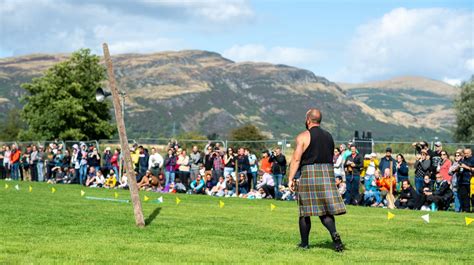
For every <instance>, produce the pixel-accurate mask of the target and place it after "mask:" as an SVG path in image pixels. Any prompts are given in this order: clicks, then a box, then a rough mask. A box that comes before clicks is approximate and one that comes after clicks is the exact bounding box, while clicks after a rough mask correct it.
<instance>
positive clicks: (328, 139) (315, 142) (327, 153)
mask: <svg viewBox="0 0 474 265" xmlns="http://www.w3.org/2000/svg"><path fill="white" fill-rule="evenodd" d="M309 133H310V135H311V141H310V144H309V146H308V148H306V151H304V153H303V155H302V156H301V163H300V165H301V166H305V165H312V164H332V163H333V160H332V158H333V156H334V140H333V139H332V136H331V134H330V133H329V132H327V131H325V130H323V129H321V128H320V127H319V126H314V127H312V128H311V129H309Z"/></svg>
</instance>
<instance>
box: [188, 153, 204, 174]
mask: <svg viewBox="0 0 474 265" xmlns="http://www.w3.org/2000/svg"><path fill="white" fill-rule="evenodd" d="M189 160H190V164H191V171H190V173H191V174H190V176H191V181H194V180H195V179H196V178H197V176H198V175H199V166H200V164H201V163H202V155H201V152H200V151H199V149H198V147H197V146H196V145H195V146H193V149H192V152H191V154H190V155H189Z"/></svg>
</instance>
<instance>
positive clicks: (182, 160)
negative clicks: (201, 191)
mask: <svg viewBox="0 0 474 265" xmlns="http://www.w3.org/2000/svg"><path fill="white" fill-rule="evenodd" d="M178 153H179V155H178V160H177V162H176V164H177V165H178V176H179V179H180V180H181V183H182V184H183V185H184V186H185V187H186V188H187V187H189V175H190V173H189V170H190V166H189V156H188V155H187V154H186V150H185V149H181V148H180V149H178Z"/></svg>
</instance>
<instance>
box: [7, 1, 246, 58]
mask: <svg viewBox="0 0 474 265" xmlns="http://www.w3.org/2000/svg"><path fill="white" fill-rule="evenodd" d="M0 2H1V4H0V52H1V54H2V55H7V56H10V55H21V54H27V53H34V52H46V53H48V52H71V51H74V50H76V49H78V48H83V47H88V48H91V49H92V50H93V51H96V52H97V51H99V52H100V51H101V44H102V42H104V41H106V42H108V43H109V45H110V47H111V52H113V50H112V47H114V48H116V49H117V50H118V51H120V52H150V51H159V50H162V49H173V50H176V49H184V48H189V47H188V46H187V45H188V44H186V42H185V41H183V40H181V39H178V37H175V36H176V35H177V34H176V33H178V32H199V31H203V32H207V33H208V32H212V31H215V32H219V31H222V30H224V29H226V30H227V29H228V28H229V25H232V27H235V26H236V25H238V24H239V23H246V21H248V20H249V19H252V17H253V16H254V12H253V10H252V8H251V6H250V5H249V3H248V2H247V1H242V0H232V1H217V0H210V1H192V0H179V1H156V0H137V1H117V0H81V1H77V0H62V1H60V0H0ZM100 53H101V52H100Z"/></svg>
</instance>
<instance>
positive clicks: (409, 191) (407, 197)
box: [395, 179, 418, 209]
mask: <svg viewBox="0 0 474 265" xmlns="http://www.w3.org/2000/svg"><path fill="white" fill-rule="evenodd" d="M417 200H418V193H417V192H416V191H415V189H414V188H413V187H412V186H411V183H410V180H408V179H406V180H403V181H402V190H401V191H400V196H399V197H398V199H397V200H396V201H395V207H397V208H398V209H406V208H408V209H415V207H416V204H417Z"/></svg>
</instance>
